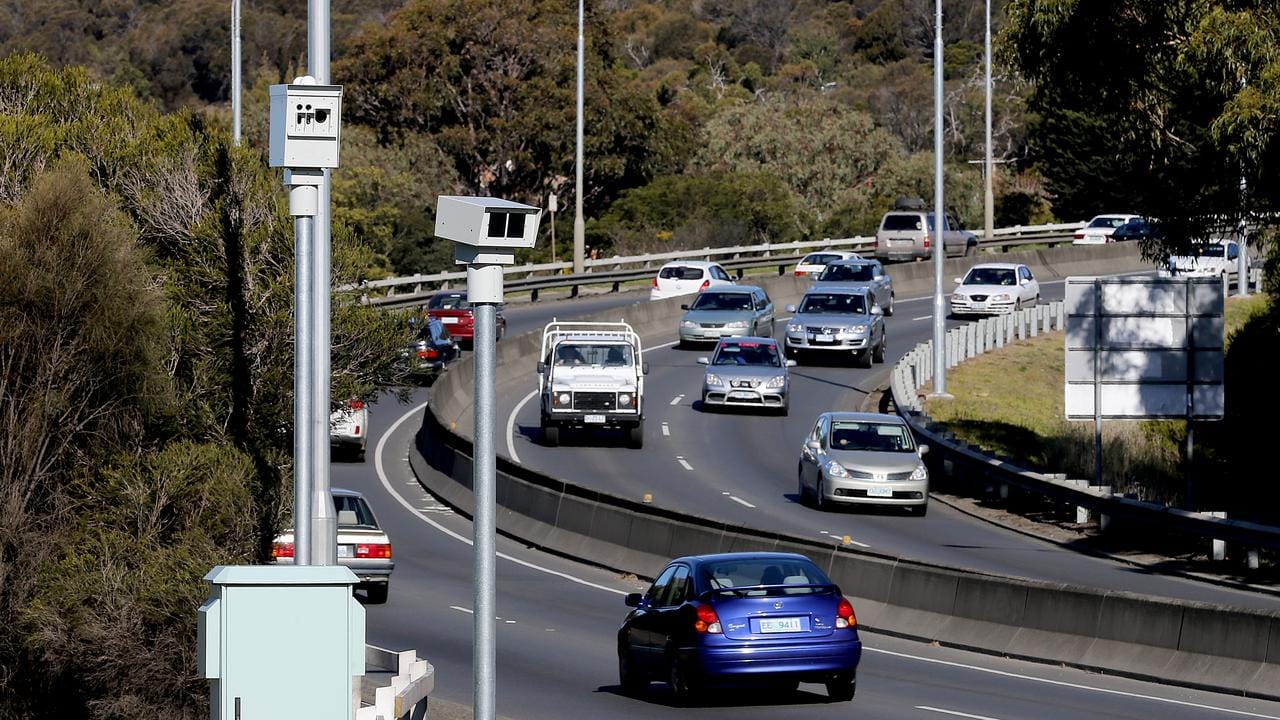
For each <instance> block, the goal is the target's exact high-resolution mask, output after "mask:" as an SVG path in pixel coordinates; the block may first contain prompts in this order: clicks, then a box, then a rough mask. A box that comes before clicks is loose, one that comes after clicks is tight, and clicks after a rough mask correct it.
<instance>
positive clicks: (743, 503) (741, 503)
mask: <svg viewBox="0 0 1280 720" xmlns="http://www.w3.org/2000/svg"><path fill="white" fill-rule="evenodd" d="M729 499H730V500H732V501H734V502H736V503H738V504H739V505H746V506H747V507H749V508H752V509H754V508H755V505H752V504H751V503H749V502H747V501H746V500H743V499H742V498H740V497H738V496H737V495H730V496H729Z"/></svg>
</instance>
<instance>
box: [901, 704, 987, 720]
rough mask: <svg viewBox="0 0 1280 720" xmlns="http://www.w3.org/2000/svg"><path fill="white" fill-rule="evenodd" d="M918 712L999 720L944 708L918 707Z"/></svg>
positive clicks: (982, 719)
mask: <svg viewBox="0 0 1280 720" xmlns="http://www.w3.org/2000/svg"><path fill="white" fill-rule="evenodd" d="M916 709H917V710H928V711H929V712H936V713H942V714H943V715H955V716H956V717H965V718H973V720H997V718H993V717H988V716H986V715H970V714H969V713H962V712H958V711H956V710H943V709H942V708H935V707H929V706H928V705H917V706H916Z"/></svg>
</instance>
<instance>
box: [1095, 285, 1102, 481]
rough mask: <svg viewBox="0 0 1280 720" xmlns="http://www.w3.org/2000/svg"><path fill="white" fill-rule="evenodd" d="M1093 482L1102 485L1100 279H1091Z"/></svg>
mask: <svg viewBox="0 0 1280 720" xmlns="http://www.w3.org/2000/svg"><path fill="white" fill-rule="evenodd" d="M1093 484H1094V485H1102V280H1100V279H1096V278H1095V279H1094V281H1093Z"/></svg>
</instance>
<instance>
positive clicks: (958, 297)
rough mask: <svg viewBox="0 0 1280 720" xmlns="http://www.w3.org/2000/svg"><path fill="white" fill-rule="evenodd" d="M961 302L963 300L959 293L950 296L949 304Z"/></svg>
mask: <svg viewBox="0 0 1280 720" xmlns="http://www.w3.org/2000/svg"><path fill="white" fill-rule="evenodd" d="M963 300H964V295H961V294H960V293H952V294H951V302H956V301H963Z"/></svg>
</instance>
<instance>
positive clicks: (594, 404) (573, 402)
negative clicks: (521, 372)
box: [538, 320, 649, 448]
mask: <svg viewBox="0 0 1280 720" xmlns="http://www.w3.org/2000/svg"><path fill="white" fill-rule="evenodd" d="M538 357H539V358H540V359H539V361H538V395H539V396H540V397H541V402H542V413H541V416H542V422H541V425H542V439H543V441H544V442H545V443H546V444H547V445H551V446H555V445H558V444H559V443H560V431H561V430H567V429H582V428H616V429H621V430H625V431H626V433H627V441H628V444H629V445H630V446H631V447H634V448H639V447H642V446H643V445H644V376H645V375H646V374H648V370H649V367H648V363H646V362H645V361H644V351H643V349H642V348H641V346H640V336H639V335H637V334H636V333H635V331H634V330H632V329H631V326H630V325H628V324H627V323H625V322H616V323H613V322H597V323H593V322H557V321H554V320H553V321H551V322H549V323H547V326H546V327H545V328H543V330H542V352H541V354H540V355H539V356H538Z"/></svg>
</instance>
